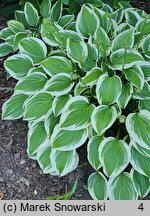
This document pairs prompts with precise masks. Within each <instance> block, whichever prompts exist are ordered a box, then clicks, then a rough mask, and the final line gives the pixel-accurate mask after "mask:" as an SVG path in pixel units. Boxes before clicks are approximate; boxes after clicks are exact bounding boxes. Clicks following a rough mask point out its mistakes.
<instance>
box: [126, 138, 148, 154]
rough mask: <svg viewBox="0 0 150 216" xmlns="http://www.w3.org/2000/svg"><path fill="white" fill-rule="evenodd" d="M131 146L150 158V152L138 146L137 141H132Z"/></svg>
mask: <svg viewBox="0 0 150 216" xmlns="http://www.w3.org/2000/svg"><path fill="white" fill-rule="evenodd" d="M130 145H131V146H133V147H134V148H135V149H136V150H137V151H138V152H140V153H141V154H143V155H144V156H146V157H150V150H149V149H146V148H144V147H143V146H141V145H139V144H137V143H136V142H135V141H133V140H131V142H130Z"/></svg>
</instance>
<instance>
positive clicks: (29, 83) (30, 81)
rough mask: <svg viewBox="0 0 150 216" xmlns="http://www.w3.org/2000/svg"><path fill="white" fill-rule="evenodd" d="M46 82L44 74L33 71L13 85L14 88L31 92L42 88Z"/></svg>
mask: <svg viewBox="0 0 150 216" xmlns="http://www.w3.org/2000/svg"><path fill="white" fill-rule="evenodd" d="M46 82H47V77H46V75H44V74H43V73H40V72H35V73H33V74H30V75H28V76H26V77H24V78H22V79H21V80H20V81H19V82H18V83H17V85H16V86H15V89H16V90H18V91H21V92H24V93H27V94H33V93H36V92H37V91H39V90H41V89H43V87H44V86H45V84H46Z"/></svg>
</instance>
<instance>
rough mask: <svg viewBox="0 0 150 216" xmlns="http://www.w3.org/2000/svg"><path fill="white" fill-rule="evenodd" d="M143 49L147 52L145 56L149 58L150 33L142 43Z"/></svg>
mask: <svg viewBox="0 0 150 216" xmlns="http://www.w3.org/2000/svg"><path fill="white" fill-rule="evenodd" d="M142 49H143V51H144V53H145V56H146V57H147V58H150V35H148V36H147V37H146V38H145V39H144V41H143V44H142Z"/></svg>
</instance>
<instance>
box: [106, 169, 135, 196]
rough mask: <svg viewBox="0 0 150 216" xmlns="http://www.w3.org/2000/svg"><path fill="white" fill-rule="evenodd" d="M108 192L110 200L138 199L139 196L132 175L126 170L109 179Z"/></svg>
mask: <svg viewBox="0 0 150 216" xmlns="http://www.w3.org/2000/svg"><path fill="white" fill-rule="evenodd" d="M108 192H109V199H110V200H136V199H137V198H138V194H137V192H136V191H135V188H134V185H133V182H132V179H131V176H130V174H129V173H126V172H123V173H121V174H120V175H118V176H116V177H114V178H111V179H110V180H109V181H108Z"/></svg>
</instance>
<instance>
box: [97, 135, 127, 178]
mask: <svg viewBox="0 0 150 216" xmlns="http://www.w3.org/2000/svg"><path fill="white" fill-rule="evenodd" d="M99 156H100V162H101V164H102V166H103V171H104V173H105V175H107V176H108V177H110V178H112V177H115V176H117V175H119V174H120V173H121V172H122V171H123V170H124V169H125V168H126V167H127V166H128V164H129V161H130V150H129V147H128V145H127V144H126V143H125V142H124V141H123V140H117V139H115V138H113V137H108V138H105V139H104V140H103V141H102V143H101V145H100V148H99Z"/></svg>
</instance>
